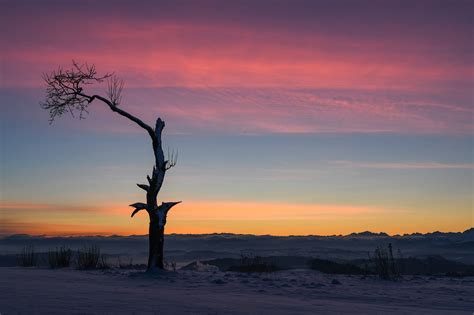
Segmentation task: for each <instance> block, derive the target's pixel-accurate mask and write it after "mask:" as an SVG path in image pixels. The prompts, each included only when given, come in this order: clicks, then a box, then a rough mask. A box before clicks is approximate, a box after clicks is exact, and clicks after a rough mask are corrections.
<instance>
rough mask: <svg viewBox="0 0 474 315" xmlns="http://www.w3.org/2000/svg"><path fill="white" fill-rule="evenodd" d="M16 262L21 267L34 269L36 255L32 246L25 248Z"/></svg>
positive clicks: (36, 260) (36, 261) (36, 262)
mask: <svg viewBox="0 0 474 315" xmlns="http://www.w3.org/2000/svg"><path fill="white" fill-rule="evenodd" d="M18 262H19V263H20V266H22V267H34V266H36V265H37V264H38V255H37V254H36V252H35V248H34V247H33V246H25V247H23V249H22V250H21V253H20V254H19V255H18Z"/></svg>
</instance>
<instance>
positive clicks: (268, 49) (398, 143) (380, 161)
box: [0, 0, 474, 235]
mask: <svg viewBox="0 0 474 315" xmlns="http://www.w3.org/2000/svg"><path fill="white" fill-rule="evenodd" d="M473 7H474V4H473V2H472V1H462V0H459V1H447V0H446V1H437V0H430V1H422V0H418V1H366V0H355V1H344V0H336V1H329V0H328V1H309V0H308V1H303V0H294V1H289V0H288V1H281V0H262V1H245V0H243V1H120V0H118V1H111V0H104V1H92V0H86V1H80V2H79V1H47V0H40V1H33V0H29V1H21V0H20V1H18V0H16V1H12V0H0V28H1V29H2V32H0V51H1V54H0V108H1V116H0V131H1V135H0V235H9V234H16V233H29V234H42V235H111V234H118V235H130V234H146V233H147V231H148V225H147V220H148V218H147V217H146V215H144V214H143V213H141V214H139V215H137V216H135V217H134V218H133V219H131V218H130V213H131V211H132V210H133V209H132V208H130V207H129V206H128V205H129V204H132V203H135V202H143V201H144V198H145V196H144V194H143V191H142V190H140V189H139V188H138V187H137V186H136V185H135V183H145V182H146V175H147V174H150V172H151V168H152V165H153V156H152V151H151V144H150V141H149V139H148V135H147V134H145V133H144V132H143V130H142V129H140V128H139V127H138V126H136V125H134V124H133V123H132V122H130V121H128V120H126V119H124V118H123V117H121V116H118V115H116V114H114V113H113V112H111V111H110V110H108V109H107V108H106V107H105V106H104V104H102V103H100V102H94V103H92V104H91V106H90V107H89V110H90V113H89V115H88V116H87V118H86V119H85V120H79V119H77V117H71V116H70V115H64V116H63V117H60V118H59V119H57V120H56V121H55V122H54V123H53V124H51V125H50V124H49V123H48V118H49V116H48V112H47V111H45V110H43V109H41V107H40V105H39V103H40V102H41V101H43V100H44V98H45V85H44V82H43V81H42V74H43V73H48V72H51V71H53V70H56V69H58V67H64V68H69V67H70V66H71V61H72V60H76V61H77V62H79V63H86V62H87V63H88V64H95V65H96V68H97V70H98V71H99V73H107V72H114V73H115V74H116V75H118V76H119V77H121V78H123V80H124V81H125V86H124V91H123V100H122V103H121V105H120V106H121V108H123V109H124V110H127V111H129V112H130V113H132V114H134V115H136V116H138V117H140V118H142V119H143V120H144V121H145V122H147V123H149V124H153V122H154V121H155V119H156V118H157V117H158V116H159V117H161V118H162V119H164V120H165V122H166V128H165V130H164V144H165V150H167V148H169V150H177V151H178V152H179V158H178V163H177V165H176V167H174V168H172V169H171V170H170V171H169V172H168V173H167V175H166V178H165V183H164V185H163V188H162V191H161V192H160V195H159V198H160V201H176V200H182V201H183V202H182V203H181V204H179V205H178V206H176V207H174V208H173V209H172V210H171V212H170V214H169V216H168V221H167V222H168V223H167V229H166V232H167V233H220V232H230V233H245V234H250V233H252V234H273V235H309V234H311V235H334V234H348V233H351V232H358V231H365V230H370V231H374V232H381V231H384V232H387V233H390V234H404V233H413V232H431V231H436V230H439V231H463V230H466V229H468V228H470V227H472V226H474V217H473V209H474V208H473V195H474V188H473V187H474V176H473V175H474V159H473V155H474V149H473V148H474V147H473V131H474V109H473V89H472V87H473V52H474V51H473V50H474V46H473V16H472V12H473ZM87 89H89V90H88V91H90V92H91V93H102V94H103V93H104V91H105V86H103V85H100V84H99V85H97V86H91V87H87Z"/></svg>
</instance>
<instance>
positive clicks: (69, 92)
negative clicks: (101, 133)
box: [41, 61, 181, 270]
mask: <svg viewBox="0 0 474 315" xmlns="http://www.w3.org/2000/svg"><path fill="white" fill-rule="evenodd" d="M43 79H44V81H45V83H46V99H45V101H44V102H42V103H41V106H42V108H43V109H46V110H49V114H50V116H49V121H50V123H52V122H53V121H54V120H55V118H57V117H59V116H61V115H63V114H64V113H70V114H71V115H72V116H73V117H74V115H75V113H79V118H80V119H82V118H84V114H85V113H86V114H87V113H88V111H87V109H88V106H89V105H90V104H91V103H92V102H93V101H95V100H98V101H100V102H102V103H104V104H105V105H107V106H108V107H109V108H110V110H112V111H113V112H115V113H117V114H119V115H121V116H123V117H125V118H128V119H129V120H131V121H133V122H134V123H136V124H137V125H139V126H140V127H142V128H143V129H144V130H145V131H146V132H147V133H148V135H149V136H150V138H151V142H152V148H153V154H154V156H155V165H154V166H153V170H152V172H151V177H150V176H147V181H148V183H147V184H137V185H138V187H140V188H141V189H143V190H145V191H146V203H143V202H137V203H134V204H132V205H130V206H131V207H133V208H135V210H134V211H133V212H132V215H131V216H132V217H133V216H134V215H135V214H136V213H137V212H139V211H141V210H146V211H147V212H148V216H149V218H150V226H149V233H148V237H149V255H148V268H147V270H153V269H156V268H158V269H163V268H164V266H163V245H164V230H165V224H166V217H167V214H168V211H169V210H170V209H171V208H172V207H173V206H175V205H176V204H178V203H180V202H181V201H178V202H162V203H161V205H159V206H158V203H157V197H158V193H159V191H160V189H161V185H162V184H163V180H164V178H165V173H166V171H168V170H169V169H170V168H172V167H174V166H175V165H176V161H177V158H178V155H177V153H176V154H175V153H174V152H173V153H171V154H170V153H169V152H168V156H167V159H165V156H164V153H163V148H162V141H161V134H162V132H163V128H164V127H165V122H164V121H163V120H161V118H160V117H158V119H157V120H156V124H155V128H152V127H151V126H149V125H147V124H146V123H144V122H143V121H142V120H140V119H138V118H137V117H135V116H133V115H131V114H130V113H128V112H126V111H125V110H123V109H121V108H119V104H120V101H121V93H122V88H123V81H122V80H121V79H119V78H117V77H116V76H115V75H113V74H110V73H108V74H105V75H104V76H99V75H98V74H97V71H96V69H95V67H94V65H91V66H90V65H88V64H83V65H80V64H78V63H76V62H74V61H73V66H72V68H71V69H67V70H64V69H62V68H59V69H58V70H56V71H53V72H51V73H49V74H44V75H43ZM104 80H105V81H107V83H108V89H107V93H106V95H105V97H104V96H101V95H97V94H92V95H91V94H87V93H86V91H84V88H85V87H87V86H88V85H91V84H94V83H100V82H103V81H104Z"/></svg>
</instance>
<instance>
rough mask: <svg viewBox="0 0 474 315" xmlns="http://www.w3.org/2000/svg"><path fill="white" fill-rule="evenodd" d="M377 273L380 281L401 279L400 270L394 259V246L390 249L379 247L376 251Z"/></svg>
mask: <svg viewBox="0 0 474 315" xmlns="http://www.w3.org/2000/svg"><path fill="white" fill-rule="evenodd" d="M373 261H374V265H375V272H376V274H377V275H378V276H379V278H380V279H384V280H395V279H397V278H399V277H400V268H399V267H398V266H397V265H396V264H395V259H394V258H393V251H392V244H388V247H387V248H385V247H384V246H379V247H377V248H376V249H375V251H374V259H373Z"/></svg>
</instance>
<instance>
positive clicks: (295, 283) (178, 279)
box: [0, 267, 474, 315]
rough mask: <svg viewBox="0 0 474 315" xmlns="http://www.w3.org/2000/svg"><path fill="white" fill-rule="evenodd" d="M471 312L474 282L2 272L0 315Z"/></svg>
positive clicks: (300, 274) (298, 274) (296, 273)
mask: <svg viewBox="0 0 474 315" xmlns="http://www.w3.org/2000/svg"><path fill="white" fill-rule="evenodd" d="M473 312H474V278H473V277H470V278H448V277H417V276H415V277H413V276H406V277H405V278H404V279H403V280H401V281H396V282H392V281H382V280H378V279H376V278H372V277H369V278H362V277H360V276H352V277H351V276H334V275H326V274H321V273H318V272H316V271H311V270H288V271H280V272H275V273H261V274H242V273H230V272H227V273H224V272H219V271H177V272H164V273H158V274H152V275H150V274H146V273H144V272H142V271H124V270H116V269H111V270H106V271H98V270H97V271H78V270H74V269H61V270H51V269H40V268H20V267H1V268H0V313H1V314H2V315H3V314H16V313H23V314H31V313H41V314H57V313H61V314H107V313H108V314H131V313H135V314H142V313H144V314H153V313H156V314H183V313H184V314H186V313H189V314H241V313H245V314H248V313H252V314H315V313H347V314H355V313H359V314H360V313H363V314H367V313H379V314H385V313H410V314H422V313H426V314H435V313H442V314H446V313H460V314H472V313H473Z"/></svg>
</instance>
